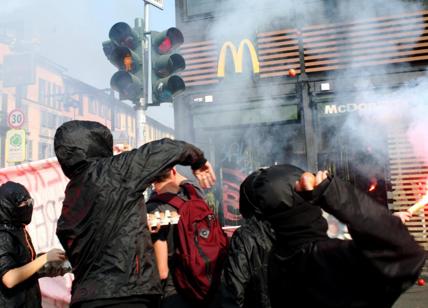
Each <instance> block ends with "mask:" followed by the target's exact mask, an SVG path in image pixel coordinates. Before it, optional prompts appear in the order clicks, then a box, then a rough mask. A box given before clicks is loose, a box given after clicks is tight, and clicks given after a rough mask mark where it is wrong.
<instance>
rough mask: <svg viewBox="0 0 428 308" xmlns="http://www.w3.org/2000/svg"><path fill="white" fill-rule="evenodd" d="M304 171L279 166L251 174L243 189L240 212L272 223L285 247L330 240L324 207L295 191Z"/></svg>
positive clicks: (243, 184)
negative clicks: (295, 186) (306, 199)
mask: <svg viewBox="0 0 428 308" xmlns="http://www.w3.org/2000/svg"><path fill="white" fill-rule="evenodd" d="M303 172H304V171H303V170H302V169H300V168H297V167H295V166H292V165H277V166H272V167H270V168H266V169H260V170H258V171H256V172H254V173H252V174H250V175H249V176H248V177H247V178H246V179H245V180H244V182H243V183H242V184H241V188H240V211H241V214H242V215H243V216H244V217H245V216H246V215H249V214H250V213H253V214H254V215H256V216H259V217H263V218H264V219H266V220H267V221H269V222H270V224H271V226H272V228H273V230H274V231H275V234H276V237H277V240H278V241H279V242H281V245H282V246H283V247H286V249H287V250H289V249H292V250H293V249H296V248H298V247H300V246H301V245H304V244H306V243H310V242H314V241H318V240H321V239H326V238H327V233H326V232H327V227H328V226H327V222H326V221H325V219H324V218H323V217H322V211H321V208H320V207H319V206H317V205H315V204H311V203H309V202H307V201H305V200H304V199H303V198H302V197H301V196H300V195H299V194H298V193H297V192H296V191H295V189H294V185H295V183H296V181H297V180H299V178H300V176H301V175H302V173H303Z"/></svg>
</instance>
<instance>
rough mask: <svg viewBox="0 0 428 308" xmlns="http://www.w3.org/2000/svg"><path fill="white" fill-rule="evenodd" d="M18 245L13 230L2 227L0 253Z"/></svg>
mask: <svg viewBox="0 0 428 308" xmlns="http://www.w3.org/2000/svg"><path fill="white" fill-rule="evenodd" d="M15 247H16V240H15V239H14V236H13V234H12V233H11V232H9V231H6V230H4V229H3V230H2V229H0V254H4V253H5V252H8V251H9V250H11V249H14V248H15Z"/></svg>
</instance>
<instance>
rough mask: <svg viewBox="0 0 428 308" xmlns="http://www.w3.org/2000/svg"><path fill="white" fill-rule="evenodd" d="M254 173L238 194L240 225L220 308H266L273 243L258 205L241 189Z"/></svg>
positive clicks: (227, 266) (225, 273) (232, 245)
mask: <svg viewBox="0 0 428 308" xmlns="http://www.w3.org/2000/svg"><path fill="white" fill-rule="evenodd" d="M257 174H258V173H257V172H255V173H253V174H252V175H251V176H249V177H247V178H246V179H245V180H244V182H243V183H242V184H241V189H240V191H239V194H240V196H239V212H240V213H241V215H242V217H243V218H244V222H243V224H242V226H241V227H240V228H238V229H237V230H236V231H235V232H234V233H233V235H232V238H231V240H230V243H229V249H228V255H227V257H226V260H225V265H224V269H223V279H222V286H221V298H222V299H221V300H222V306H223V308H233V307H241V308H242V307H243V308H270V307H271V304H270V295H269V290H268V263H269V255H270V251H271V249H272V245H273V242H274V240H275V234H274V231H273V230H272V228H271V226H270V223H269V222H268V221H267V220H266V219H265V218H264V216H263V213H262V208H261V207H260V206H259V204H258V203H251V202H248V199H247V197H246V196H245V190H243V189H242V187H244V186H246V185H247V183H248V182H251V181H252V180H253V179H254V177H255V176H256V175H257Z"/></svg>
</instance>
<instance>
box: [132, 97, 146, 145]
mask: <svg viewBox="0 0 428 308" xmlns="http://www.w3.org/2000/svg"><path fill="white" fill-rule="evenodd" d="M135 110H136V112H137V125H136V130H137V147H139V146H141V145H143V144H144V143H145V140H144V126H145V124H146V113H145V110H144V106H143V104H141V102H138V103H136V104H135Z"/></svg>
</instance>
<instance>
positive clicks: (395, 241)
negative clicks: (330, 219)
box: [320, 177, 426, 281]
mask: <svg viewBox="0 0 428 308" xmlns="http://www.w3.org/2000/svg"><path fill="white" fill-rule="evenodd" d="M320 201H321V206H322V208H323V209H324V210H325V211H326V212H328V213H330V214H332V215H333V216H335V217H336V218H338V219H339V220H340V221H342V222H343V223H345V224H346V225H347V226H348V228H349V231H350V233H351V235H352V239H353V241H354V244H355V245H356V246H357V247H358V249H359V250H361V252H362V254H363V255H365V256H366V257H367V260H368V262H370V263H371V264H372V265H373V266H374V267H375V268H376V269H377V270H378V271H379V272H381V273H382V275H384V276H385V277H390V278H398V279H403V278H404V279H408V281H411V280H413V281H414V280H415V279H416V278H417V276H418V275H419V273H420V271H421V268H422V266H423V264H424V261H425V257H426V256H425V252H424V250H423V249H422V247H420V246H419V245H418V244H417V243H416V241H415V240H414V239H413V237H412V236H411V235H410V233H409V232H408V230H407V228H406V226H405V225H404V224H403V223H402V222H401V220H400V219H399V218H398V217H395V216H393V215H392V214H391V213H390V212H389V211H388V209H386V208H385V207H383V206H382V205H380V204H378V203H377V202H375V201H374V200H373V199H371V198H370V197H369V196H368V195H367V194H365V193H363V192H361V191H359V190H357V189H356V188H355V187H354V186H352V185H351V184H349V183H347V182H344V181H342V180H340V179H339V178H337V177H334V178H333V179H332V180H331V183H330V184H329V185H328V187H327V188H326V189H325V191H324V192H323V194H322V195H321V197H320Z"/></svg>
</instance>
